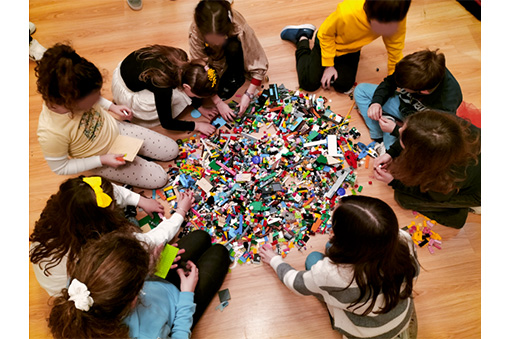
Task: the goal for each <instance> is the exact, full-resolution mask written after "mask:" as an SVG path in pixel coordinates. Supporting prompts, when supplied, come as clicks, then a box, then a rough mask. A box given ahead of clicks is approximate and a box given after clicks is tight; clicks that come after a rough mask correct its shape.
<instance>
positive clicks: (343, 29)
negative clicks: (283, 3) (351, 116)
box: [280, 0, 411, 93]
mask: <svg viewBox="0 0 510 339" xmlns="http://www.w3.org/2000/svg"><path fill="white" fill-rule="evenodd" d="M410 4H411V0H344V1H343V2H341V3H339V4H338V5H337V8H336V11H335V12H333V13H331V14H330V15H329V16H328V17H327V19H326V20H325V21H324V22H323V23H322V25H321V26H320V27H319V30H318V32H317V34H316V37H315V43H314V46H313V49H310V40H311V39H312V38H313V35H314V32H315V26H313V25H311V24H304V25H298V26H286V27H285V28H284V29H283V30H282V31H281V33H280V37H281V38H282V39H283V40H288V41H291V42H293V43H295V44H296V47H297V49H296V69H297V73H298V80H299V86H300V87H301V88H302V89H304V90H306V91H315V90H317V89H318V88H319V87H320V86H321V85H322V87H323V88H324V89H329V87H330V86H332V87H333V88H334V89H335V90H336V91H337V92H342V93H345V92H348V91H349V90H350V89H351V88H352V86H353V85H354V82H355V81H356V73H357V70H358V63H359V58H360V51H361V48H362V47H363V46H365V45H368V44H369V43H370V42H372V41H374V40H375V39H377V38H378V37H380V36H382V37H383V41H384V45H385V46H386V51H387V52H388V74H392V73H393V71H394V70H395V64H396V63H397V62H398V61H399V60H400V59H402V57H403V55H402V50H403V49H404V40H405V33H406V15H407V12H408V10H409V6H410Z"/></svg>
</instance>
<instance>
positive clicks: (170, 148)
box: [161, 138, 179, 161]
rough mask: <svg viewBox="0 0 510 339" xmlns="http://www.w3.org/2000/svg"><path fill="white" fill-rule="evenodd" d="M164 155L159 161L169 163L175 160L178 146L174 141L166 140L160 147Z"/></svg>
mask: <svg viewBox="0 0 510 339" xmlns="http://www.w3.org/2000/svg"><path fill="white" fill-rule="evenodd" d="M162 149H163V150H164V152H165V154H164V155H163V157H162V159H161V161H171V160H174V159H175V158H177V156H178V155H179V145H178V144H177V142H175V140H174V139H172V138H168V139H167V140H166V143H165V144H164V145H163V146H162Z"/></svg>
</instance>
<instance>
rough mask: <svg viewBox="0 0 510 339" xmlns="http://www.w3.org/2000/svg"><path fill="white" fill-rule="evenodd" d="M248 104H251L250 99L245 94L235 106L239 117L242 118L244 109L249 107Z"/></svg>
mask: <svg viewBox="0 0 510 339" xmlns="http://www.w3.org/2000/svg"><path fill="white" fill-rule="evenodd" d="M250 102H251V99H250V97H248V95H246V94H243V96H242V97H241V102H240V103H239V105H237V107H238V108H239V116H242V115H243V114H244V113H245V112H246V109H247V108H248V106H249V105H250Z"/></svg>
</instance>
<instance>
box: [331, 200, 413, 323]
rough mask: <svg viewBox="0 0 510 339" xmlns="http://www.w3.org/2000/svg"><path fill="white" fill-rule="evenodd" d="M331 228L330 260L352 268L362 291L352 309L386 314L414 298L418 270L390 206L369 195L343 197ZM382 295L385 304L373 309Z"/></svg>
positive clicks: (355, 279)
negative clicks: (403, 300) (402, 300)
mask: <svg viewBox="0 0 510 339" xmlns="http://www.w3.org/2000/svg"><path fill="white" fill-rule="evenodd" d="M332 229H333V237H332V239H331V240H330V241H331V244H332V245H331V247H330V248H329V249H328V251H327V257H328V258H329V259H330V260H331V261H332V262H333V263H336V264H347V265H351V266H352V269H353V281H355V282H356V284H357V285H358V288H359V289H360V291H361V293H360V295H359V299H358V300H356V301H355V302H353V303H352V306H353V307H354V305H355V304H358V303H363V305H365V304H367V305H369V306H368V307H367V308H366V309H365V314H368V313H369V312H370V311H374V312H380V313H386V312H388V311H389V310H391V309H392V308H393V307H395V306H396V304H397V303H398V302H399V300H400V299H405V298H407V297H408V296H410V295H411V292H412V279H413V277H414V273H415V268H414V265H413V261H412V258H411V255H410V251H409V248H408V246H407V244H405V243H404V242H403V241H402V240H401V239H400V236H399V227H398V220H397V216H396V215H395V213H394V212H393V210H392V209H391V207H390V206H389V205H388V204H387V203H385V202H384V201H382V200H380V199H378V198H373V197H368V196H360V195H355V196H354V195H353V196H346V197H343V198H342V199H341V202H340V203H339V204H338V206H337V207H336V208H335V210H334V212H333V216H332ZM404 283H405V284H406V287H405V289H404V292H403V293H402V294H401V292H400V290H401V287H402V284H404ZM379 293H382V294H383V295H384V298H385V305H384V307H383V308H382V309H381V310H373V307H374V305H375V302H376V297H377V295H379ZM358 306H359V305H358ZM356 307H357V306H356Z"/></svg>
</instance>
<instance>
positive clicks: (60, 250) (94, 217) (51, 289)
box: [30, 176, 194, 296]
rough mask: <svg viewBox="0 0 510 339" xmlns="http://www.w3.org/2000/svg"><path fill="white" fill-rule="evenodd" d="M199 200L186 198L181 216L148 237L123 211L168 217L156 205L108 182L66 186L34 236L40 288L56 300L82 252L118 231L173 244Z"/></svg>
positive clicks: (76, 182) (67, 183) (186, 195)
mask: <svg viewBox="0 0 510 339" xmlns="http://www.w3.org/2000/svg"><path fill="white" fill-rule="evenodd" d="M193 200H194V197H193V194H192V193H191V192H188V193H184V194H181V195H180V196H179V199H178V204H177V206H178V208H177V211H176V213H174V214H173V215H172V217H170V218H169V219H165V220H164V221H163V222H162V223H161V224H160V225H158V227H156V228H154V229H152V230H151V231H149V232H147V233H141V232H140V228H138V227H135V226H134V225H132V224H130V223H129V222H128V220H127V219H126V218H125V217H124V213H123V210H122V208H124V207H126V206H127V205H131V206H138V207H141V208H143V209H144V210H145V211H146V212H147V213H148V214H151V213H162V212H164V209H163V206H162V205H161V204H159V203H158V202H157V201H156V200H153V199H148V198H145V197H142V196H140V195H139V194H137V193H134V192H132V191H130V190H128V189H126V188H123V187H121V186H117V185H115V184H112V183H111V182H110V181H109V180H107V179H105V178H103V177H99V176H96V177H85V176H80V177H77V178H71V179H68V180H66V181H64V182H63V183H62V184H61V185H60V188H59V191H58V192H57V193H56V194H53V195H52V196H51V197H50V199H49V200H48V202H47V203H46V206H45V207H44V209H43V211H42V213H41V216H40V218H39V220H37V221H36V223H35V227H34V230H33V232H32V234H31V235H30V241H31V242H32V244H31V249H30V261H31V262H32V267H33V270H34V273H35V276H36V278H37V280H38V282H39V284H40V285H41V286H42V287H43V288H44V289H45V290H46V291H47V292H48V294H49V295H51V296H54V295H56V294H57V293H59V292H60V291H61V290H62V288H64V287H65V286H66V284H67V280H68V274H67V272H68V271H69V270H70V268H72V266H73V265H74V262H75V260H76V259H77V257H78V254H79V252H80V250H81V248H82V247H83V246H84V245H85V244H86V243H87V242H88V241H90V240H93V239H97V238H99V237H100V236H102V235H104V234H107V233H110V232H112V231H115V230H123V231H124V232H127V233H136V237H137V238H139V239H140V240H143V241H144V242H146V243H149V244H151V245H160V244H163V243H167V242H169V241H170V240H171V239H172V238H174V236H175V235H176V234H177V233H178V231H179V229H180V226H181V224H182V222H183V221H184V217H185V216H186V213H187V211H188V210H189V209H190V208H191V205H192V201H193Z"/></svg>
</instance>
